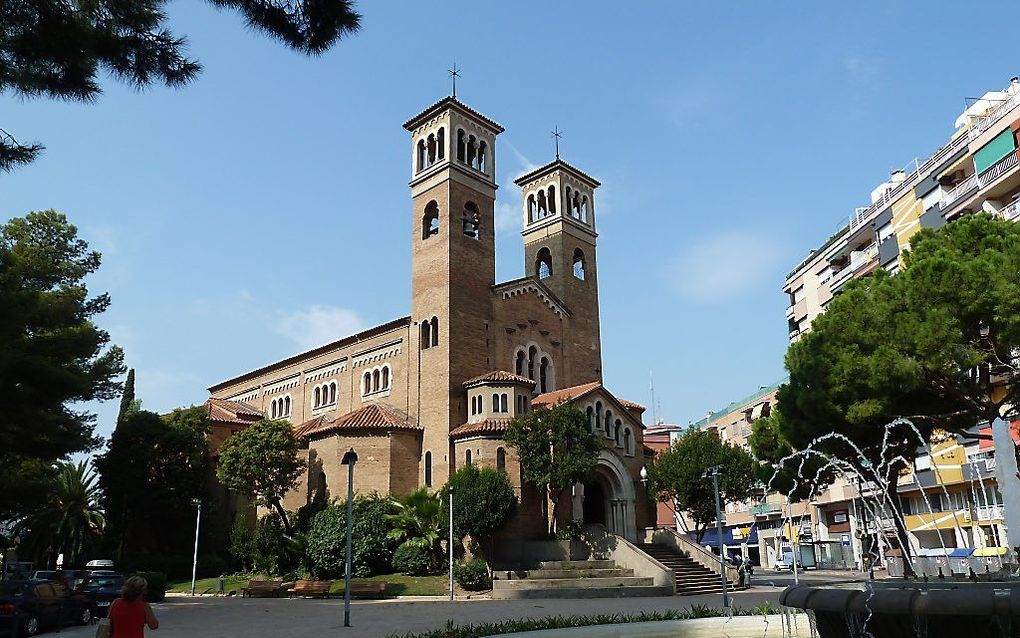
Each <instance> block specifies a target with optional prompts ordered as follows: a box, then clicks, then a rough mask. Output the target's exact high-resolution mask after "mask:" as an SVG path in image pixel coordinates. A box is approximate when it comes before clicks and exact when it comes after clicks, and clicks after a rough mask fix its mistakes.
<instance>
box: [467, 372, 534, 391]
mask: <svg viewBox="0 0 1020 638" xmlns="http://www.w3.org/2000/svg"><path fill="white" fill-rule="evenodd" d="M486 383H517V384H520V385H526V386H529V387H534V385H535V381H534V380H532V379H529V378H528V377H522V376H521V375H519V374H514V373H513V372H507V371H506V370H493V371H491V372H486V373H485V374H483V375H481V376H478V377H475V378H473V379H468V380H467V381H465V382H464V387H465V388H473V387H475V386H478V385H485V384H486Z"/></svg>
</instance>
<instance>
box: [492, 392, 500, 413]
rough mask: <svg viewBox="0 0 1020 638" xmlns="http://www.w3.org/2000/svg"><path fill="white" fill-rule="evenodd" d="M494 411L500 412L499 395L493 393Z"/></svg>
mask: <svg viewBox="0 0 1020 638" xmlns="http://www.w3.org/2000/svg"><path fill="white" fill-rule="evenodd" d="M492 411H493V412H494V413H495V412H499V395H498V394H496V393H495V392H493V393H492Z"/></svg>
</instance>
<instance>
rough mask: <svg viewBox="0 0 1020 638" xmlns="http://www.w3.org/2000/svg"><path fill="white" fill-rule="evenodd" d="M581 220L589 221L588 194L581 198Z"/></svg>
mask: <svg viewBox="0 0 1020 638" xmlns="http://www.w3.org/2000/svg"><path fill="white" fill-rule="evenodd" d="M581 221H583V222H586V221H588V196H587V195H585V196H584V197H582V198H581Z"/></svg>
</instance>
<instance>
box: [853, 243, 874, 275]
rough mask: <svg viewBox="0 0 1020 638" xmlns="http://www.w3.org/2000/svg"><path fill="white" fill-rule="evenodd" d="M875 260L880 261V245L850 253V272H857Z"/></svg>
mask: <svg viewBox="0 0 1020 638" xmlns="http://www.w3.org/2000/svg"><path fill="white" fill-rule="evenodd" d="M875 259H878V244H871V245H869V246H867V247H866V248H864V249H862V250H855V251H853V252H851V253H850V270H851V271H853V272H857V271H858V270H860V269H861V268H863V267H864V266H866V265H868V264H869V263H871V262H872V261H873V260H875Z"/></svg>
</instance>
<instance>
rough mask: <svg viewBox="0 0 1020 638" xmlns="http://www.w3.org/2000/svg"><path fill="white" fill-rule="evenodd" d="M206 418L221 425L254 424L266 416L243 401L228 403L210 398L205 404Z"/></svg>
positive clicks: (224, 400)
mask: <svg viewBox="0 0 1020 638" xmlns="http://www.w3.org/2000/svg"><path fill="white" fill-rule="evenodd" d="M205 406H206V416H208V417H209V420H210V421H219V422H220V423H253V422H255V421H258V420H259V419H261V418H263V417H264V416H265V415H264V414H262V412H261V411H260V410H258V409H256V408H254V407H252V406H251V405H249V404H247V403H244V402H243V401H228V400H227V399H214V398H212V397H210V398H209V399H207V400H206V402H205Z"/></svg>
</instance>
